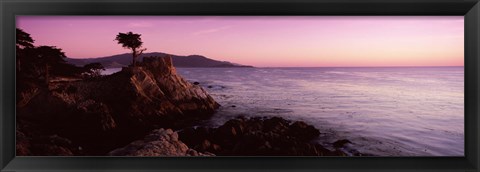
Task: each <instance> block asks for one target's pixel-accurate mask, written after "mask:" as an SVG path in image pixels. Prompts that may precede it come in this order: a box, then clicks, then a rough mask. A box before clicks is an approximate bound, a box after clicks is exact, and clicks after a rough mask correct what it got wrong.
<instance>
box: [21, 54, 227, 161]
mask: <svg viewBox="0 0 480 172" xmlns="http://www.w3.org/2000/svg"><path fill="white" fill-rule="evenodd" d="M17 85H22V86H23V87H24V88H22V89H20V90H19V92H17V100H18V101H17V123H18V122H29V123H31V124H32V125H31V126H30V127H28V128H21V129H19V130H22V131H21V132H19V133H18V134H17V135H20V136H21V135H22V134H21V133H23V135H25V136H29V135H32V134H29V133H33V132H34V131H35V132H39V133H38V134H43V135H46V136H49V135H61V136H62V137H65V138H68V139H69V140H71V142H72V143H74V144H76V145H79V146H81V147H82V148H83V149H84V152H85V154H87V155H104V154H105V153H107V152H108V151H111V150H112V149H114V148H118V147H120V146H123V145H125V144H127V143H130V142H131V141H133V140H136V139H139V138H141V137H142V136H144V135H145V134H147V133H148V132H149V131H151V130H153V129H155V128H161V127H164V128H181V127H184V126H189V125H190V124H192V123H193V122H195V121H197V120H198V119H204V118H208V117H209V116H210V115H211V114H213V112H214V111H215V109H216V108H218V107H219V104H218V103H217V102H215V100H213V98H212V97H210V96H209V95H208V94H207V92H206V91H205V90H204V89H203V88H202V87H200V86H198V85H194V84H192V83H190V82H187V81H186V80H184V79H183V78H181V77H180V76H179V75H177V74H176V71H175V68H174V67H173V66H172V60H171V58H157V57H145V58H144V60H143V62H142V63H140V64H139V65H138V66H137V67H129V68H123V70H122V71H121V72H118V73H116V74H113V75H110V76H107V77H103V78H99V79H91V80H81V81H69V82H51V83H49V85H48V86H46V85H41V84H37V83H33V82H29V81H27V80H19V81H18V83H17ZM36 130H39V131H36ZM31 141H33V140H31ZM72 152H74V151H72ZM17 153H19V154H18V155H30V154H29V151H28V149H27V148H26V147H23V148H22V149H19V150H18V152H17ZM30 153H31V152H30Z"/></svg>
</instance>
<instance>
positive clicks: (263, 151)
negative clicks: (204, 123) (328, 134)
mask: <svg viewBox="0 0 480 172" xmlns="http://www.w3.org/2000/svg"><path fill="white" fill-rule="evenodd" d="M319 134H320V132H319V131H318V130H317V129H316V128H314V127H313V126H311V125H308V124H305V123H304V122H301V121H296V122H293V123H292V122H291V121H287V120H285V119H283V118H279V117H273V118H251V119H246V118H244V117H239V118H236V119H232V120H229V121H227V122H226V123H225V124H224V125H222V126H220V127H218V128H205V127H198V128H188V129H184V130H183V131H181V132H180V139H181V140H182V141H184V142H185V143H186V144H187V145H189V146H190V147H192V148H194V149H196V150H198V151H200V152H202V151H206V152H212V153H214V154H216V155H226V156H237V155H247V156H251V155H263V156H274V155H276V156H324V155H329V156H345V154H344V153H343V152H341V151H330V150H328V149H326V148H324V147H323V146H321V145H320V144H315V143H312V142H311V141H312V139H314V138H316V137H318V135H319Z"/></svg>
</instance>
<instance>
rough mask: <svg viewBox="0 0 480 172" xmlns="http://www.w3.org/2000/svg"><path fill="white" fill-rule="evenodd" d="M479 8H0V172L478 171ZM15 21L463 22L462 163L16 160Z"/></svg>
mask: <svg viewBox="0 0 480 172" xmlns="http://www.w3.org/2000/svg"><path fill="white" fill-rule="evenodd" d="M478 2H479V1H478V0H276V1H274V0H229V1H225V0H223V1H222V0H204V1H195V0H102V1H100V0H83V1H81V0H61V1H60V0H2V1H0V12H1V13H0V15H1V16H0V23H1V24H0V25H1V32H0V38H1V39H2V41H1V46H0V52H1V57H0V60H1V62H0V63H1V70H0V75H1V80H0V82H1V84H0V90H1V93H0V94H1V96H0V102H1V103H0V110H1V118H0V126H1V128H0V140H1V142H0V169H1V171H37V170H38V171H55V170H57V171H119V170H129V171H264V170H269V171H464V172H465V171H471V172H473V171H479V165H480V159H479V155H480V149H479V145H480V143H479V139H480V135H479V131H480V127H479V126H480V123H479V117H478V116H479V111H478V106H479V101H478V100H479V96H480V93H479V85H478V79H479V68H480V63H479V60H478V58H479V54H480V50H479V48H480V47H479V41H480V34H479V32H480V4H479V3H478ZM18 15H408V16H415V15H463V16H465V51H464V53H465V157H212V158H205V157H203V158H202V157H15V102H16V101H15V46H14V45H15V43H14V42H15V16H18Z"/></svg>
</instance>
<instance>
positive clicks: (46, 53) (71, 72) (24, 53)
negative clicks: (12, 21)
mask: <svg viewBox="0 0 480 172" xmlns="http://www.w3.org/2000/svg"><path fill="white" fill-rule="evenodd" d="M34 42H35V40H34V39H33V38H32V37H31V36H30V34H28V33H26V32H25V31H23V30H22V29H19V28H17V29H16V62H17V63H16V70H17V77H20V78H28V79H34V80H38V81H40V80H43V81H44V82H45V83H47V84H48V82H49V80H50V78H52V77H55V76H60V77H82V78H85V77H87V78H91V77H99V76H100V70H104V67H103V66H102V65H101V64H99V63H98V64H87V65H85V66H84V67H78V66H75V65H73V64H68V63H66V61H65V58H66V55H65V52H63V51H62V49H60V48H57V47H55V46H46V45H42V46H34V45H33V44H34Z"/></svg>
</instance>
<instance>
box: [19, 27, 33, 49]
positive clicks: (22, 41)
mask: <svg viewBox="0 0 480 172" xmlns="http://www.w3.org/2000/svg"><path fill="white" fill-rule="evenodd" d="M15 38H16V41H17V43H16V45H17V47H18V48H21V49H23V48H33V43H34V42H35V41H34V40H33V38H32V37H30V34H28V33H27V32H24V31H23V30H22V29H19V28H17V29H16V37H15Z"/></svg>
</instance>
